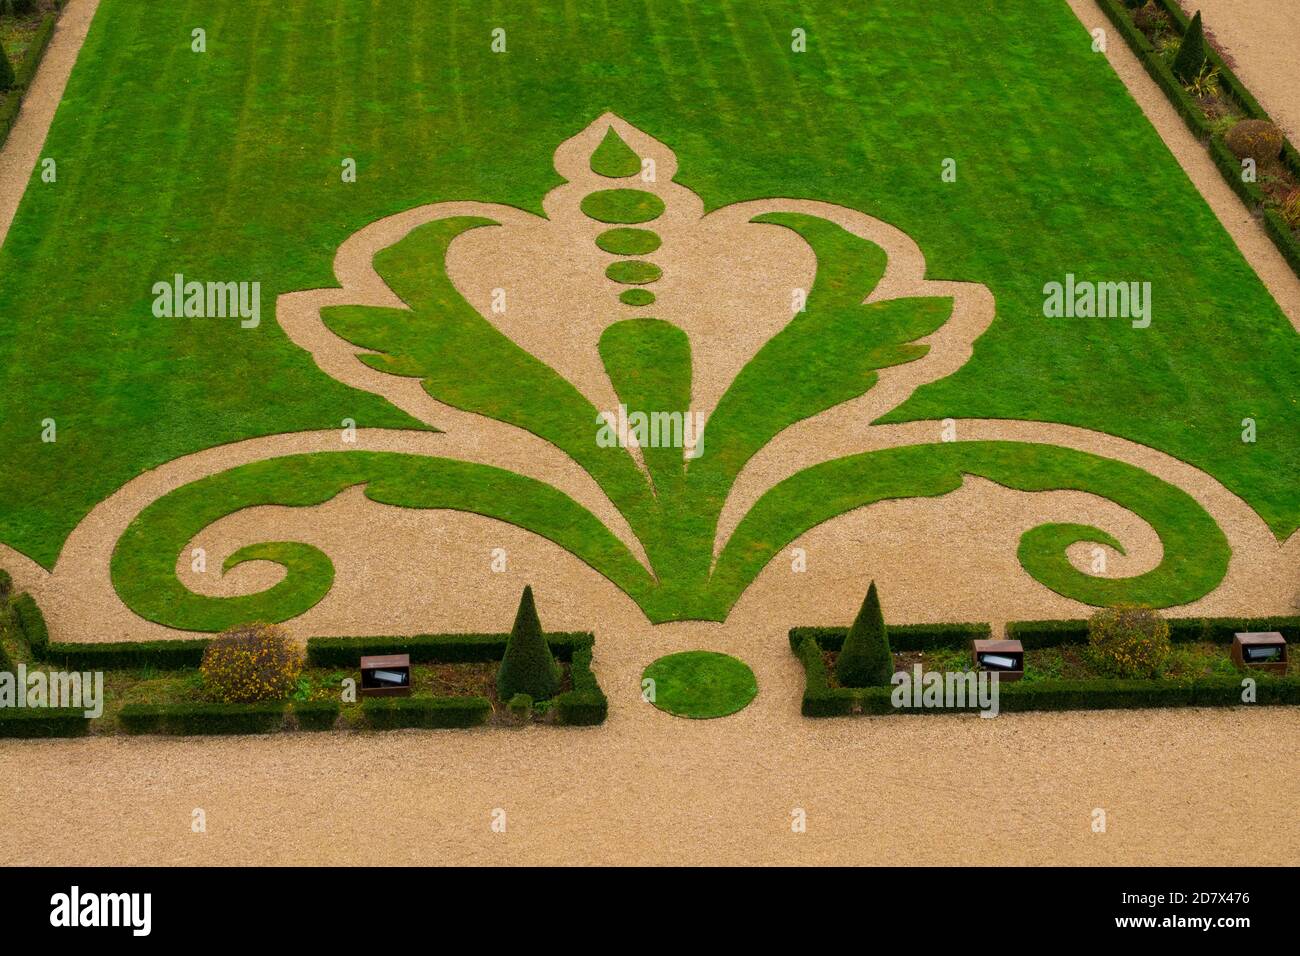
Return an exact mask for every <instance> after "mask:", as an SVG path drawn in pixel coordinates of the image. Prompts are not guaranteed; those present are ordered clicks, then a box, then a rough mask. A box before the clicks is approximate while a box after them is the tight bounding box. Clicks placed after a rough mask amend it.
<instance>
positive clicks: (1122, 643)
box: [1087, 605, 1172, 677]
mask: <svg viewBox="0 0 1300 956" xmlns="http://www.w3.org/2000/svg"><path fill="white" fill-rule="evenodd" d="M1171 653H1172V648H1171V646H1170V643H1169V622H1168V621H1166V620H1165V619H1164V618H1162V617H1161V616H1160V615H1159V614H1157V613H1156V612H1155V611H1153V610H1151V609H1150V608H1147V607H1132V606H1128V605H1121V606H1119V607H1108V608H1103V609H1102V610H1100V611H1097V612H1096V613H1095V614H1093V616H1092V617H1091V618H1090V619H1089V621H1088V655H1087V656H1088V659H1089V661H1090V662H1091V664H1092V666H1093V667H1095V668H1097V669H1098V670H1100V671H1102V672H1103V673H1106V674H1111V675H1113V676H1115V677H1159V676H1160V675H1161V674H1163V673H1164V671H1165V668H1166V667H1167V666H1168V664H1169V657H1170V654H1171Z"/></svg>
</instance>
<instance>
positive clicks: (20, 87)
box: [0, 0, 67, 146]
mask: <svg viewBox="0 0 1300 956" xmlns="http://www.w3.org/2000/svg"><path fill="white" fill-rule="evenodd" d="M66 2H67V0H55V4H54V10H53V11H52V12H51V13H50V14H49V16H47V17H46V18H45V19H44V20H42V21H41V25H40V26H39V27H37V28H36V33H35V35H33V37H32V42H31V45H30V46H28V48H27V53H26V54H25V55H24V56H23V60H22V62H21V63H19V64H18V66H17V67H16V68H15V69H14V85H13V87H12V88H11V89H10V90H8V91H6V92H5V93H2V94H0V146H4V143H5V140H6V139H8V138H9V131H10V130H11V129H13V126H14V122H15V121H16V120H17V119H18V113H19V111H20V110H22V107H23V94H24V93H26V92H27V87H29V86H31V85H32V80H33V79H35V78H36V70H37V68H38V67H39V66H40V65H41V60H43V59H44V58H45V50H46V48H48V47H49V45H50V39H51V38H52V37H53V36H54V26H55V24H56V23H58V20H59V11H61V10H62V9H63V6H64V4H65V3H66Z"/></svg>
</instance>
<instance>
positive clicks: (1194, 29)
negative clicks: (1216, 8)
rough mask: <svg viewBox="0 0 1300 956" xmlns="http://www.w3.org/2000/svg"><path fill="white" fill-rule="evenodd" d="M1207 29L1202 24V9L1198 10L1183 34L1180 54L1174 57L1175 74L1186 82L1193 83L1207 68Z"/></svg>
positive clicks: (1179, 48)
mask: <svg viewBox="0 0 1300 956" xmlns="http://www.w3.org/2000/svg"><path fill="white" fill-rule="evenodd" d="M1205 57H1206V52H1205V30H1204V28H1203V27H1202V26H1201V11H1199V10H1197V11H1196V16H1194V17H1192V22H1191V23H1190V24H1188V27H1187V32H1186V33H1184V34H1183V41H1182V43H1180V44H1178V55H1177V56H1176V57H1174V65H1173V70H1174V76H1176V77H1178V79H1180V80H1182V81H1183V82H1184V83H1191V82H1192V81H1193V80H1195V79H1196V78H1197V77H1199V76H1201V73H1202V71H1203V70H1204V69H1205Z"/></svg>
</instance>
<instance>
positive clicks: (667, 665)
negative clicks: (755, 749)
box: [642, 651, 758, 720]
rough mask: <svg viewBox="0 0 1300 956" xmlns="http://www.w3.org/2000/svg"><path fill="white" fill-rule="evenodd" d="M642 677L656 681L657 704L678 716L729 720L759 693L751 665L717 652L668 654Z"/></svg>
mask: <svg viewBox="0 0 1300 956" xmlns="http://www.w3.org/2000/svg"><path fill="white" fill-rule="evenodd" d="M642 677H643V678H646V677H648V678H650V679H651V680H653V681H654V685H653V686H654V705H655V706H656V707H658V708H659V709H660V710H662V711H664V712H665V713H669V714H672V715H673V716H675V717H690V718H693V719H700V720H707V719H709V718H712V717H726V716H727V715H728V714H734V713H736V711H738V710H743V709H744V708H745V707H746V706H747V705H748V704H749V702H750V701H751V700H753V699H754V695H755V694H757V693H758V681H757V680H755V678H754V672H753V671H752V670H750V669H749V665H748V664H746V663H745V662H744V661H742V660H738V659H737V658H734V657H732V656H731V655H729V654H719V653H717V652H716V651H684V652H683V653H680V654H669V655H668V656H667V657H661V658H659V660H657V661H655V662H654V663H653V664H651V665H650V666H649V667H647V668H646V669H645V673H644V674H643V675H642Z"/></svg>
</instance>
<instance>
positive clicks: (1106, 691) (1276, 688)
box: [790, 617, 1300, 717]
mask: <svg viewBox="0 0 1300 956" xmlns="http://www.w3.org/2000/svg"><path fill="white" fill-rule="evenodd" d="M925 626H926V627H931V628H936V629H938V634H937V639H936V640H935V641H934V642H933V643H930V644H926V645H924V646H914V644H915V641H914V640H910V639H905V640H904V641H899V642H896V641H895V639H894V635H895V634H896V633H898V632H902V631H906V630H907V625H899V626H895V627H891V628H889V641H890V646H891V647H892V648H893V649H894V650H895V651H901V650H924V649H926V648H954V647H961V646H964V644H965V643H968V642H969V641H970V640H971V637H974V636H981V635H977V634H974V633H973V632H974V631H975V630H976V629H980V628H983V631H984V636H986V635H987V631H988V628H987V625H974V624H948V625H925ZM1238 631H1280V632H1281V633H1282V634H1283V635H1284V636H1285V637H1286V639H1287V641H1288V643H1295V642H1296V641H1297V640H1300V617H1265V618H1202V617H1193V618H1173V619H1170V620H1169V632H1170V639H1171V640H1173V641H1175V642H1199V641H1212V642H1214V643H1217V644H1227V643H1230V642H1231V641H1232V635H1233V634H1234V633H1236V632H1238ZM847 632H848V629H847V628H833V627H797V628H792V629H791V631H790V648H791V650H793V651H794V654H795V656H796V657H798V658H799V661H800V662H801V663H802V664H803V669H804V693H803V700H802V702H801V705H800V712H801V713H802V714H803V715H804V716H805V717H842V716H849V715H851V714H858V713H862V714H894V713H903V712H912V711H915V712H918V713H919V712H921V711H925V710H927V709H926V708H896V707H894V706H893V704H892V702H891V700H890V695H891V694H892V693H893V690H894V688H893V687H892V686H890V687H863V688H857V687H853V688H849V687H835V688H833V687H831V686H830V681H829V679H828V676H827V673H826V664H825V661H824V660H823V659H822V652H823V651H836V650H839V649H840V647H841V646H842V645H843V644H844V636H845V634H846V633H847ZM963 634H970V635H971V636H968V637H965V639H964V640H962V639H961V637H960V636H959V635H963ZM1007 637H1008V638H1011V639H1017V640H1020V641H1021V642H1022V643H1023V644H1024V646H1025V650H1033V649H1036V648H1045V647H1059V646H1061V645H1063V644H1079V643H1086V642H1087V640H1088V622H1087V621H1013V622H1012V623H1010V624H1008V625H1007ZM904 643H906V644H907V645H908V646H903V645H904ZM1242 676H1243V677H1245V676H1247V675H1246V674H1245V673H1243V675H1242ZM1249 676H1251V677H1253V678H1255V681H1256V692H1257V696H1256V703H1257V704H1300V678H1294V677H1275V676H1273V675H1271V674H1268V673H1266V672H1261V671H1252V672H1250V674H1249ZM1241 693H1242V686H1241V679H1240V678H1224V677H1216V678H1207V679H1205V680H1201V681H1190V682H1185V681H1172V680H1114V679H1099V680H1088V681H1079V680H1044V681H1030V682H1023V681H1014V682H1008V683H1005V684H1001V685H1000V686H999V688H998V702H999V707H1000V709H1001V710H1002V711H1006V712H1016V711H1031V710H1109V709H1116V708H1126V707H1129V708H1131V707H1231V706H1235V705H1240V704H1241V703H1242V700H1241ZM928 712H931V713H952V712H953V711H951V710H947V711H944V710H934V709H933V708H931V709H929V710H928Z"/></svg>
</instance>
